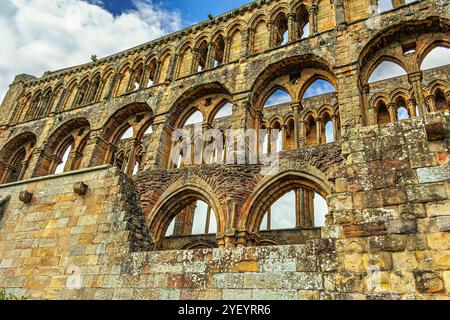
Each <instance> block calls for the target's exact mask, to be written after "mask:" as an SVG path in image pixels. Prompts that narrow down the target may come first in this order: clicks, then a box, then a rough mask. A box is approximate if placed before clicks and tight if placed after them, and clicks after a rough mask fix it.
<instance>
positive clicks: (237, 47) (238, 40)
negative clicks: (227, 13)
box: [228, 29, 242, 62]
mask: <svg viewBox="0 0 450 320" xmlns="http://www.w3.org/2000/svg"><path fill="white" fill-rule="evenodd" d="M241 47H242V34H241V30H240V29H235V30H234V31H233V32H232V33H231V35H230V53H229V57H228V61H230V62H233V61H236V60H238V59H239V58H240V57H241Z"/></svg>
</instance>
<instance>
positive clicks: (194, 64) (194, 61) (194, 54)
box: [189, 48, 199, 74]
mask: <svg viewBox="0 0 450 320" xmlns="http://www.w3.org/2000/svg"><path fill="white" fill-rule="evenodd" d="M198 54H199V49H198V48H194V49H192V63H191V68H190V71H189V74H194V73H197V67H198Z"/></svg>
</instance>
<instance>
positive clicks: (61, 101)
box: [55, 88, 67, 113]
mask: <svg viewBox="0 0 450 320" xmlns="http://www.w3.org/2000/svg"><path fill="white" fill-rule="evenodd" d="M66 96H67V89H65V88H64V89H62V92H61V96H60V97H59V100H58V102H57V103H56V108H55V112H56V113H58V112H60V111H62V109H63V107H64V100H65V99H66Z"/></svg>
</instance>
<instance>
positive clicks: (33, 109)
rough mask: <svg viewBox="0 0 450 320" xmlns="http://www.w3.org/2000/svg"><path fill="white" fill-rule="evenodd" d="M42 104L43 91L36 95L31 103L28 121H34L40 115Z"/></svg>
mask: <svg viewBox="0 0 450 320" xmlns="http://www.w3.org/2000/svg"><path fill="white" fill-rule="evenodd" d="M40 103H41V91H38V92H36V93H35V94H34V97H33V100H32V101H31V104H30V108H29V110H28V112H27V116H26V120H32V119H34V118H35V117H36V116H37V114H38V113H39V105H40Z"/></svg>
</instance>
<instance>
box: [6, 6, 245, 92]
mask: <svg viewBox="0 0 450 320" xmlns="http://www.w3.org/2000/svg"><path fill="white" fill-rule="evenodd" d="M0 2H1V9H0V39H2V46H0V57H1V59H0V101H2V100H3V98H4V95H5V94H6V91H7V89H8V86H9V84H10V83H12V82H13V80H14V76H15V75H17V74H22V73H26V74H30V75H34V76H37V77H40V76H42V75H43V74H44V73H45V72H46V71H53V70H58V69H62V68H66V67H70V66H75V65H79V64H83V63H86V62H89V61H90V57H91V55H93V54H95V55H97V57H99V58H101V57H105V56H108V55H111V54H114V53H117V52H120V51H122V50H126V49H128V48H131V47H133V46H137V45H140V44H143V43H146V42H148V41H151V40H153V39H156V38H159V37H161V36H164V35H166V34H169V33H172V32H176V31H178V30H180V29H183V28H185V27H188V26H190V25H192V24H194V23H197V22H201V21H204V20H207V19H208V14H212V15H218V14H221V13H224V12H227V11H230V10H233V9H234V8H236V7H238V6H240V5H243V4H246V3H250V2H251V1H248V0H226V1H224V0H221V1H218V0H208V1H203V0H0Z"/></svg>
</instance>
